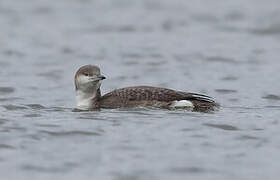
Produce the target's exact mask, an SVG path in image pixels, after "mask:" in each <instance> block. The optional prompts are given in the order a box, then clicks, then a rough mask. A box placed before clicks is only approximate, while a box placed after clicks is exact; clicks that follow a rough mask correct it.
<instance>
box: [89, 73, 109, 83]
mask: <svg viewBox="0 0 280 180" xmlns="http://www.w3.org/2000/svg"><path fill="white" fill-rule="evenodd" d="M103 79H106V77H105V76H103V75H98V76H97V77H95V78H91V80H92V81H93V82H94V81H101V80H103Z"/></svg>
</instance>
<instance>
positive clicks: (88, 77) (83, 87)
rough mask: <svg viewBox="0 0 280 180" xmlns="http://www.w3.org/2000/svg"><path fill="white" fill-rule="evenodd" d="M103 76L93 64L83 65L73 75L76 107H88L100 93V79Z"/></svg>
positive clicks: (90, 106)
mask: <svg viewBox="0 0 280 180" xmlns="http://www.w3.org/2000/svg"><path fill="white" fill-rule="evenodd" d="M104 79H105V76H103V75H101V73H100V69H99V67H97V66H94V65H85V66H82V67H80V68H79V69H78V71H77V72H76V75H75V87H76V100H77V107H78V109H90V108H92V106H93V104H94V103H93V101H94V99H95V98H96V97H97V96H98V95H100V86H101V81H102V80H104Z"/></svg>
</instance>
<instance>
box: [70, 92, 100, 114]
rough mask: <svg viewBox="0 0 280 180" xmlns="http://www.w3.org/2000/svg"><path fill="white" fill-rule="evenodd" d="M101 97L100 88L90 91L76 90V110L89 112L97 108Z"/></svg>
mask: <svg viewBox="0 0 280 180" xmlns="http://www.w3.org/2000/svg"><path fill="white" fill-rule="evenodd" d="M100 97H101V93H100V88H98V89H97V90H96V89H94V90H92V91H85V90H80V89H77V90H76V100H77V108H78V109H81V110H89V109H95V108H99V102H98V101H99V99H100Z"/></svg>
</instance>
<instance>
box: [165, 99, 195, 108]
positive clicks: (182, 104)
mask: <svg viewBox="0 0 280 180" xmlns="http://www.w3.org/2000/svg"><path fill="white" fill-rule="evenodd" d="M170 107H171V108H193V107H194V105H193V103H192V102H191V101H188V100H180V101H173V102H172V104H171V105H170Z"/></svg>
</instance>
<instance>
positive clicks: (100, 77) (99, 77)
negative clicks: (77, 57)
mask: <svg viewBox="0 0 280 180" xmlns="http://www.w3.org/2000/svg"><path fill="white" fill-rule="evenodd" d="M97 78H98V79H99V80H103V79H106V77H105V76H103V75H99V76H97Z"/></svg>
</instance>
